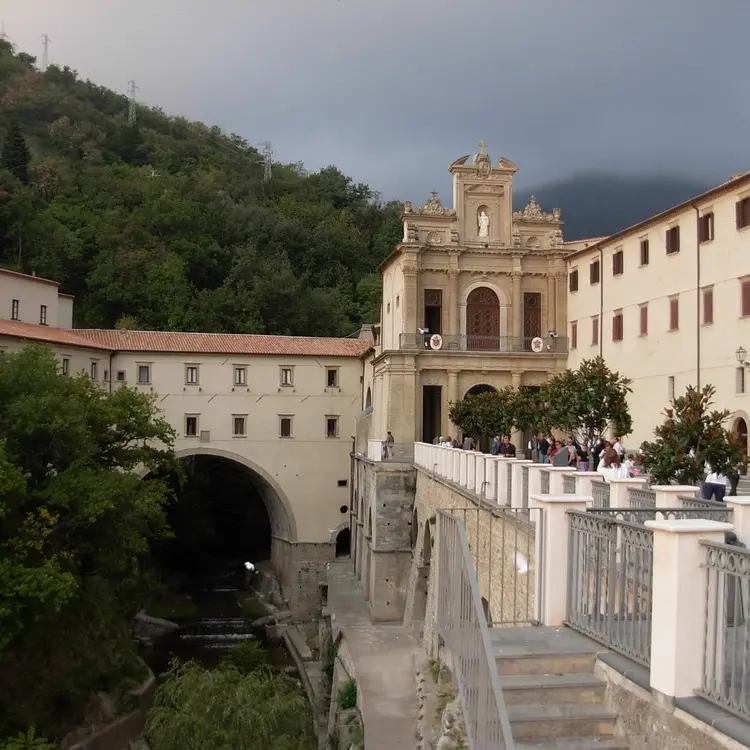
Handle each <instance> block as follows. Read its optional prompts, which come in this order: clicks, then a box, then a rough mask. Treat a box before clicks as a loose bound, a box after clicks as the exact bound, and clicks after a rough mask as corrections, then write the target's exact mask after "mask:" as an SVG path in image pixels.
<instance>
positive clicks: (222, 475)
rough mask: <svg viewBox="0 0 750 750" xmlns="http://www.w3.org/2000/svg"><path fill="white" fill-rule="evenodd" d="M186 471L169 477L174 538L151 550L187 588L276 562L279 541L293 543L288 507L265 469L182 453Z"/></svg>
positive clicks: (241, 460) (206, 453)
mask: <svg viewBox="0 0 750 750" xmlns="http://www.w3.org/2000/svg"><path fill="white" fill-rule="evenodd" d="M176 456H177V458H178V459H179V461H180V465H181V468H182V470H183V473H182V476H181V477H178V475H177V474H176V473H175V472H169V473H166V474H165V475H164V479H165V481H166V482H167V483H168V484H169V486H170V488H171V490H172V497H173V499H172V501H171V502H170V503H169V505H168V506H167V520H168V523H169V526H170V529H171V531H172V538H170V539H166V540H163V541H161V542H159V543H158V544H156V545H155V546H154V548H153V550H152V552H153V556H154V558H155V560H156V562H157V564H158V566H159V568H160V569H161V570H162V571H163V572H164V573H165V574H166V575H168V576H172V577H174V578H179V579H181V580H185V582H188V581H192V580H196V579H203V578H209V577H216V576H221V575H230V574H234V573H240V572H241V571H242V570H243V569H244V562H245V561H249V562H252V563H253V564H255V565H256V566H257V564H258V563H261V562H264V561H271V560H272V559H274V557H275V556H274V554H273V547H274V545H275V544H276V543H278V542H279V541H282V540H283V541H287V542H294V541H296V539H297V529H296V525H295V522H294V516H293V514H292V512H291V508H290V506H289V501H288V499H287V498H286V496H285V495H284V493H283V491H282V490H281V488H280V487H279V486H278V484H277V483H276V482H275V481H274V480H273V478H272V477H271V476H270V475H268V474H267V472H265V471H264V470H263V469H262V468H261V467H260V466H258V465H256V464H255V463H254V462H252V461H250V460H249V459H246V458H245V457H243V456H240V455H238V454H236V453H233V452H230V451H224V450H220V449H215V448H213V449H212V448H208V447H206V448H198V447H196V448H194V449H188V450H183V451H177V452H176Z"/></svg>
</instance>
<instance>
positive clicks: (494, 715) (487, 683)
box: [436, 510, 515, 750]
mask: <svg viewBox="0 0 750 750" xmlns="http://www.w3.org/2000/svg"><path fill="white" fill-rule="evenodd" d="M437 545H438V546H437V567H438V580H437V602H436V610H437V631H438V635H439V636H440V638H441V639H442V640H443V642H444V644H445V646H446V648H447V649H448V651H449V652H450V655H451V657H452V661H453V669H454V676H455V678H456V682H457V685H458V694H459V696H460V699H461V706H462V708H463V715H464V723H465V725H466V734H467V737H468V740H469V747H470V748H471V750H515V743H514V741H513V735H512V733H511V728H510V721H509V719H508V709H507V707H506V705H505V699H504V697H503V689H502V685H501V683H500V675H499V674H498V670H497V663H496V662H495V656H494V653H493V651H492V644H491V643H490V634H489V628H488V625H487V620H486V617H485V613H484V609H483V605H482V598H481V595H480V593H479V583H478V581H477V576H476V573H475V570H474V566H473V563H472V559H471V552H470V551H469V542H468V539H467V535H466V528H465V526H464V523H463V521H461V520H460V519H459V518H457V517H455V516H453V515H451V514H450V513H448V512H445V511H442V510H439V511H438V513H437Z"/></svg>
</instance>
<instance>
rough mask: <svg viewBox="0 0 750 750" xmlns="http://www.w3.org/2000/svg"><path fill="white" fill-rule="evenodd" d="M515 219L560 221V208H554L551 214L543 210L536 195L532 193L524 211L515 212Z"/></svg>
mask: <svg viewBox="0 0 750 750" xmlns="http://www.w3.org/2000/svg"><path fill="white" fill-rule="evenodd" d="M513 219H514V221H538V222H542V221H544V222H548V223H557V222H559V221H560V209H559V208H553V209H552V213H551V214H548V213H545V212H544V211H542V207H541V206H540V205H539V204H538V203H537V200H536V197H535V196H533V195H532V196H531V198H530V199H529V202H528V203H527V204H526V207H525V208H524V209H523V211H514V212H513Z"/></svg>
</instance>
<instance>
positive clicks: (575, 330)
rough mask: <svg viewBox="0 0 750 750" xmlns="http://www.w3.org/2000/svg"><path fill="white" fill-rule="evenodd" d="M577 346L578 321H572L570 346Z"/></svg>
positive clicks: (572, 347)
mask: <svg viewBox="0 0 750 750" xmlns="http://www.w3.org/2000/svg"><path fill="white" fill-rule="evenodd" d="M577 346H578V323H577V322H576V321H573V322H572V323H571V324H570V348H571V349H575V348H576V347H577Z"/></svg>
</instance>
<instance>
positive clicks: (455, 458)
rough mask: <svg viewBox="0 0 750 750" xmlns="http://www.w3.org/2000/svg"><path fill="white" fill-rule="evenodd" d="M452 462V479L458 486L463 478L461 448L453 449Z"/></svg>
mask: <svg viewBox="0 0 750 750" xmlns="http://www.w3.org/2000/svg"><path fill="white" fill-rule="evenodd" d="M451 461H452V469H451V479H452V480H453V481H454V482H455V483H456V484H458V481H459V479H460V477H461V449H460V448H451Z"/></svg>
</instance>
